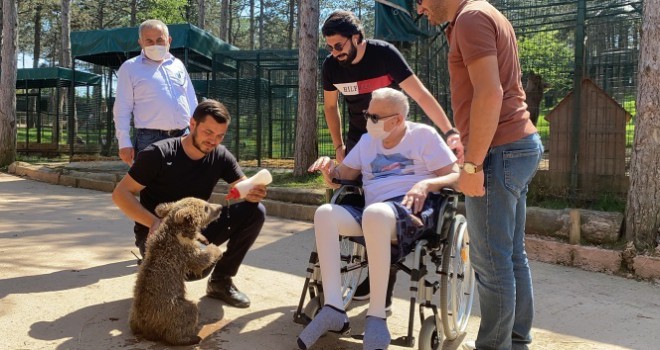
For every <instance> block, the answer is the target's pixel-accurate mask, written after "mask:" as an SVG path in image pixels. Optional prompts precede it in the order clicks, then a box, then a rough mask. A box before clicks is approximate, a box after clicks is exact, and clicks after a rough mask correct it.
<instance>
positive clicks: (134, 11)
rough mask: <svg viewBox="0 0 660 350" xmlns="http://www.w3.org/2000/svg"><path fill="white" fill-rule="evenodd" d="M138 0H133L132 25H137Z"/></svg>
mask: <svg viewBox="0 0 660 350" xmlns="http://www.w3.org/2000/svg"><path fill="white" fill-rule="evenodd" d="M137 7H138V0H131V20H130V21H131V22H130V26H131V27H137V12H138V8H137Z"/></svg>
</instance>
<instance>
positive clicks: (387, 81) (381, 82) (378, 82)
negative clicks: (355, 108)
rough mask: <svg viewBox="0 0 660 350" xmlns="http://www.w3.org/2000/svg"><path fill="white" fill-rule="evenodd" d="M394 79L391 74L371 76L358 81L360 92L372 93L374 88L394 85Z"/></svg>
mask: <svg viewBox="0 0 660 350" xmlns="http://www.w3.org/2000/svg"><path fill="white" fill-rule="evenodd" d="M392 82H394V79H392V77H390V76H389V75H382V76H380V77H378V78H371V79H366V80H361V81H358V82H357V86H358V93H359V94H370V93H372V92H373V91H374V90H377V89H380V88H384V87H388V86H390V85H392Z"/></svg>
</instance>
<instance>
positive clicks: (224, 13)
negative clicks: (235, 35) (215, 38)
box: [220, 0, 230, 42]
mask: <svg viewBox="0 0 660 350" xmlns="http://www.w3.org/2000/svg"><path fill="white" fill-rule="evenodd" d="M220 6H221V7H220V39H222V40H224V41H225V42H229V17H230V14H229V0H222V4H221V5H220Z"/></svg>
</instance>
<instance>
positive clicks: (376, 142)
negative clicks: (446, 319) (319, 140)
mask: <svg viewBox="0 0 660 350" xmlns="http://www.w3.org/2000/svg"><path fill="white" fill-rule="evenodd" d="M408 111H409V104H408V98H407V97H406V95H404V94H403V93H402V92H400V91H397V90H394V89H391V88H382V89H378V90H375V91H374V92H373V93H372V98H371V102H370V104H369V109H368V110H366V111H365V113H364V116H365V118H366V119H367V131H368V133H367V134H365V135H363V136H362V138H361V139H360V141H359V142H358V144H357V145H356V146H355V148H354V149H353V151H351V152H350V153H349V154H348V155H347V157H346V158H345V159H344V161H343V162H342V163H341V164H339V165H335V163H334V161H333V160H331V159H330V158H328V157H321V158H319V159H318V160H316V161H315V162H314V164H312V165H311V166H310V167H309V169H308V170H309V171H310V172H314V171H321V173H322V174H323V178H324V180H325V182H326V183H327V184H328V185H329V186H331V187H336V186H337V185H336V184H333V183H332V179H333V178H335V179H341V180H354V179H357V178H358V177H359V175H360V174H361V175H362V181H363V188H364V193H365V207H364V208H359V207H354V206H351V205H336V204H324V205H322V206H321V207H319V208H318V209H317V211H316V214H315V216H314V231H315V235H316V246H317V250H318V257H319V264H320V267H321V276H322V280H323V289H324V295H325V298H324V304H325V305H324V306H323V308H321V310H320V311H319V313H318V314H317V315H316V316H315V317H314V318H313V320H312V321H311V322H310V323H309V324H308V325H307V326H306V327H305V329H304V330H303V331H302V333H301V334H300V336H299V337H298V346H299V347H300V348H301V349H308V348H310V347H311V346H312V344H314V343H315V342H316V340H317V339H318V338H319V337H321V336H322V335H323V334H325V333H326V332H328V331H330V332H336V333H343V332H345V331H346V330H348V328H349V320H348V317H347V315H346V312H345V310H344V309H343V302H342V297H341V291H340V288H341V280H340V246H339V239H338V238H339V236H340V235H341V236H364V239H365V242H366V248H367V251H368V252H369V265H368V266H369V277H370V282H369V283H370V289H371V298H370V303H369V309H368V311H367V318H366V323H365V333H364V343H363V348H364V349H368V350H372V349H386V348H387V347H388V346H389V344H390V339H391V337H390V333H389V330H388V328H387V323H386V312H385V295H386V290H387V283H388V278H389V271H390V265H391V263H392V261H396V260H398V259H399V258H401V257H404V256H405V255H406V254H407V253H409V252H410V251H411V250H412V248H413V247H414V242H415V241H416V240H417V239H419V238H420V236H421V235H422V234H423V233H424V232H425V228H424V225H425V223H426V221H429V220H430V218H431V217H432V216H433V215H432V214H433V210H434V205H433V203H431V202H432V201H431V200H427V199H428V198H427V197H428V194H429V192H434V191H439V190H440V189H442V188H444V187H453V186H454V185H455V183H456V181H457V179H458V165H457V164H456V157H455V156H454V154H453V153H452V151H451V150H450V149H449V147H448V146H447V145H446V144H445V142H444V141H443V140H442V138H441V137H440V135H439V134H438V132H437V131H436V130H435V129H433V128H432V127H430V126H427V125H424V124H419V123H414V122H409V121H407V120H406V119H407V116H408Z"/></svg>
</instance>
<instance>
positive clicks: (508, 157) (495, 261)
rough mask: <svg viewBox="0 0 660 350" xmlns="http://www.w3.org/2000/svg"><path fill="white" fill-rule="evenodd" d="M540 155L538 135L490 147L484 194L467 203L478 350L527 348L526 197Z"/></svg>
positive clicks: (529, 312) (531, 311)
mask: <svg viewBox="0 0 660 350" xmlns="http://www.w3.org/2000/svg"><path fill="white" fill-rule="evenodd" d="M542 154H543V145H542V144H541V140H540V138H539V136H538V134H534V135H530V136H527V137H525V138H522V139H520V140H518V141H515V142H511V143H509V144H506V145H501V146H497V147H492V148H491V149H490V150H489V151H488V154H487V155H486V159H485V160H484V182H485V187H486V195H485V196H483V197H466V198H465V209H466V212H467V222H468V232H469V235H470V260H471V262H472V265H473V267H474V271H475V274H476V280H477V288H478V291H479V303H480V306H481V325H480V327H479V334H478V335H477V340H476V346H477V349H483V350H490V349H497V350H502V349H527V344H529V343H531V341H532V337H531V334H530V331H531V328H532V319H533V317H534V296H533V291H532V276H531V272H530V269H529V263H528V260H527V253H526V252H525V241H524V239H525V216H526V211H527V208H526V206H527V198H526V197H527V188H528V187H527V186H528V185H529V183H530V182H531V180H532V178H533V177H534V174H535V173H536V169H537V167H538V164H539V161H540V160H541V155H542Z"/></svg>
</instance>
